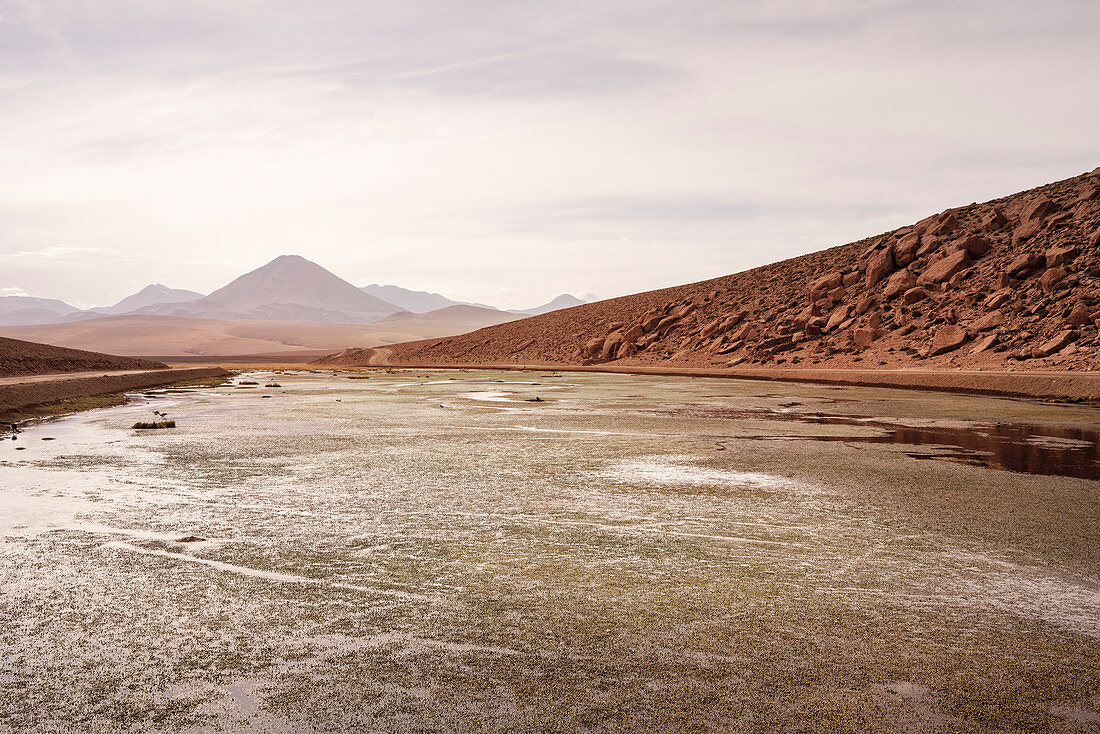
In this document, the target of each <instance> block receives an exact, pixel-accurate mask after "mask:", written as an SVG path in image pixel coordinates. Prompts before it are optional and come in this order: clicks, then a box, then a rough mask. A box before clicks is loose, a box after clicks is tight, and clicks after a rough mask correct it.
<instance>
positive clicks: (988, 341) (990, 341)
mask: <svg viewBox="0 0 1100 734" xmlns="http://www.w3.org/2000/svg"><path fill="white" fill-rule="evenodd" d="M998 341H1000V340H999V339H998V337H997V335H996V334H987V335H986V336H983V337H982V338H981V339H979V340H978V341H976V342H974V348H973V349H971V350H970V353H971V354H981V353H982V352H984V351H985V350H987V349H989V348H990V347H995V346H997V342H998Z"/></svg>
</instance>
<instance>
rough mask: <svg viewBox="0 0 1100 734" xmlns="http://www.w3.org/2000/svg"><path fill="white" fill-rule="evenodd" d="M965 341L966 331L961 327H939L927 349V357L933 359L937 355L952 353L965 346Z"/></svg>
mask: <svg viewBox="0 0 1100 734" xmlns="http://www.w3.org/2000/svg"><path fill="white" fill-rule="evenodd" d="M966 340H967V333H966V329H964V328H962V327H961V326H957V325H955V324H951V325H948V326H941V327H940V328H938V329H936V334H935V336H933V337H932V346H931V347H929V348H928V355H929V356H932V357H934V356H936V355H937V354H944V353H945V352H950V351H953V350H955V349H958V348H959V347H961V346H962V345H963V344H965V343H966Z"/></svg>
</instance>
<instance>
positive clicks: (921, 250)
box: [917, 235, 943, 257]
mask: <svg viewBox="0 0 1100 734" xmlns="http://www.w3.org/2000/svg"><path fill="white" fill-rule="evenodd" d="M942 244H943V240H941V239H939V238H938V237H931V236H929V235H925V236H923V237H921V238H920V247H918V248H917V257H924V256H925V255H930V254H932V253H933V252H935V251H936V250H938V249H940V245H942Z"/></svg>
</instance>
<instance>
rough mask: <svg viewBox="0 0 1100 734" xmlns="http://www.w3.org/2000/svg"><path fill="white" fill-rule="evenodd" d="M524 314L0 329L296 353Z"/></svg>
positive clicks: (126, 347) (153, 319)
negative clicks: (335, 321)
mask: <svg viewBox="0 0 1100 734" xmlns="http://www.w3.org/2000/svg"><path fill="white" fill-rule="evenodd" d="M517 318H522V317H520V316H517V315H516V314H509V313H505V312H503V311H497V310H495V309H482V308H478V307H476V306H449V307H447V308H444V309H440V310H438V311H433V312H430V313H426V314H414V313H409V312H408V311H400V312H398V313H396V314H393V315H391V316H389V317H387V318H385V319H381V320H379V321H374V322H372V323H334V322H327V323H326V322H320V323H319V322H310V321H274V320H270V319H264V320H224V319H193V318H182V317H178V316H158V315H149V314H124V315H121V316H106V317H101V318H97V319H85V320H80V321H65V322H60V323H53V324H42V325H36V326H12V327H0V330H2V332H3V333H4V335H6V336H10V337H16V338H18V339H29V340H33V341H41V342H49V343H51V344H60V345H64V346H67V347H75V348H78V349H93V350H96V351H106V352H117V353H122V354H139V355H155V356H158V357H172V356H181V357H182V356H198V355H210V356H218V355H223V356H224V355H240V354H270V353H275V352H285V353H287V354H288V358H290V359H293V358H294V357H293V353H294V352H299V351H309V350H318V349H326V350H336V349H342V348H344V347H345V346H347V345H349V344H359V345H365V346H381V345H385V344H393V343H395V342H405V341H409V340H410V339H424V338H436V337H442V336H449V335H452V334H461V333H463V332H466V331H470V330H472V329H480V328H481V327H483V326H488V325H491V324H499V323H502V322H505V321H511V320H513V319H517Z"/></svg>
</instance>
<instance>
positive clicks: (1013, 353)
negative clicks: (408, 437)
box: [386, 168, 1100, 371]
mask: <svg viewBox="0 0 1100 734" xmlns="http://www.w3.org/2000/svg"><path fill="white" fill-rule="evenodd" d="M1098 325H1100V168H1098V169H1096V170H1095V171H1092V172H1091V173H1088V174H1084V175H1081V176H1077V177H1075V178H1071V179H1067V180H1065V181H1059V182H1056V183H1052V184H1048V185H1046V186H1041V187H1039V188H1036V189H1032V190H1030V191H1024V192H1021V193H1018V194H1013V195H1011V196H1006V197H1002V198H999V199H995V200H993V201H988V202H985V203H984V204H977V203H975V204H967V205H964V206H960V207H957V208H952V209H948V210H946V211H943V212H940V213H939V214H933V215H931V216H929V217H926V218H924V219H922V220H920V221H919V222H915V223H913V224H911V225H907V226H903V227H898V228H896V229H893V230H891V231H889V232H886V233H884V234H881V235H876V236H874V237H868V238H866V239H862V240H859V241H857V242H852V243H849V244H846V245H840V246H838V247H833V248H831V249H828V250H822V251H819V252H814V253H811V254H808V255H803V256H801V257H796V258H792V259H790V260H784V261H782V262H777V263H772V264H770V265H764V266H761V267H758V268H754V269H752V270H747V271H744V272H741V273H736V274H733V275H724V276H721V277H717V278H714V279H712V280H706V281H701V282H698V283H690V284H687V285H681V286H675V287H672V288H665V289H662V290H657V291H648V292H644V293H637V294H634V295H630V296H623V297H621V298H614V299H609V300H606V301H599V302H597V303H590V304H586V305H583V306H576V307H574V308H571V309H568V310H564V311H555V312H552V313H547V314H543V315H539V316H532V317H531V318H528V319H523V320H521V321H515V322H512V323H508V324H502V325H499V326H492V327H488V328H485V329H481V330H480V331H477V332H473V333H470V334H464V335H461V336H457V337H451V338H448V339H442V340H430V341H420V342H414V343H409V344H401V345H393V346H392V349H388V350H387V357H386V358H387V360H388V361H389V363H391V364H398V365H400V364H410V365H430V364H459V363H461V364H488V363H516V362H517V361H519V360H521V359H522V360H525V361H526V363H528V364H530V363H544V364H562V365H568V364H603V363H609V362H610V363H613V364H617V365H622V366H626V367H629V366H639V367H641V366H670V367H677V366H683V367H735V366H742V365H744V366H752V365H756V366H759V367H765V366H775V365H784V366H786V367H790V366H792V365H793V366H798V367H800V368H806V367H810V368H828V369H855V368H859V369H908V368H914V367H918V366H919V367H921V368H928V369H963V370H967V369H968V370H986V369H989V370H1024V369H1027V370H1068V371H1076V370H1097V369H1100V330H1098ZM390 351H392V354H390V353H389V352H390Z"/></svg>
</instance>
